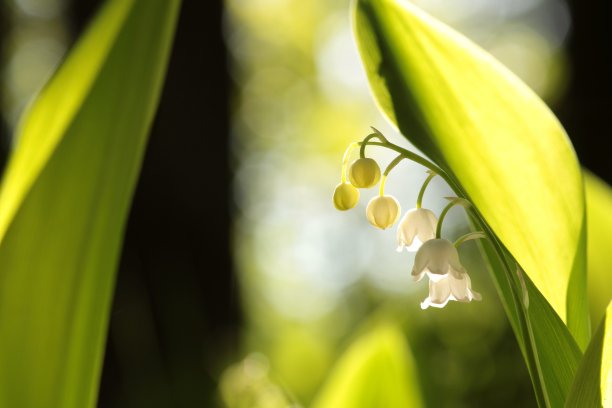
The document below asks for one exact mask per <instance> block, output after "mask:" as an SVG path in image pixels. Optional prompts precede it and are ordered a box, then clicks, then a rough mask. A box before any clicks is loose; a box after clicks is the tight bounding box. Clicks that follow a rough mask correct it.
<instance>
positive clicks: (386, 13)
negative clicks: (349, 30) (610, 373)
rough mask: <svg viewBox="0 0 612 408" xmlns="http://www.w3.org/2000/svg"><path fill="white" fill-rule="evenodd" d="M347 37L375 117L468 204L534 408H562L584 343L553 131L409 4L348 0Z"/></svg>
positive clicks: (573, 165)
mask: <svg viewBox="0 0 612 408" xmlns="http://www.w3.org/2000/svg"><path fill="white" fill-rule="evenodd" d="M354 29H355V35H356V38H357V44H358V47H359V51H360V54H361V57H362V60H363V63H364V65H365V69H366V73H367V75H368V79H369V81H370V85H371V88H372V90H373V93H374V96H375V99H376V101H377V103H378V104H379V107H380V108H381V110H382V111H383V112H384V113H385V114H386V115H387V116H388V117H389V119H390V120H391V121H392V122H393V123H394V124H396V125H397V126H398V128H399V130H400V131H401V132H402V133H403V134H404V135H405V136H406V137H407V138H408V139H409V140H410V141H411V142H412V143H413V144H414V145H415V146H416V147H418V148H419V149H420V150H421V151H423V152H424V153H425V154H427V155H428V156H429V157H431V158H432V159H433V160H434V161H435V162H436V163H437V164H438V165H439V166H440V167H441V168H442V170H444V173H445V174H441V176H443V177H444V178H445V180H446V181H447V182H448V183H449V185H450V186H451V188H453V189H454V190H455V192H456V193H457V194H458V195H459V196H463V197H467V198H469V199H470V201H471V202H472V203H473V204H474V206H475V212H474V217H473V221H474V223H475V225H476V226H477V227H478V229H482V230H484V231H485V232H487V234H488V235H489V236H490V237H491V242H487V243H485V244H483V245H482V247H483V249H484V251H485V253H486V255H487V259H488V261H489V262H490V263H491V265H492V273H493V277H494V280H495V283H496V285H497V288H498V291H499V293H500V295H501V297H502V302H503V303H504V307H505V308H506V312H507V314H508V316H509V318H510V321H511V324H512V326H513V328H514V331H515V333H516V335H517V338H518V340H519V344H520V346H521V349H522V351H523V354H524V356H525V359H526V362H527V366H528V368H529V371H530V374H531V376H532V380H533V383H534V389H535V392H536V396H537V398H538V402H539V404H540V405H541V406H562V405H563V403H564V401H565V398H566V396H567V393H568V391H569V387H570V385H571V381H572V378H573V376H574V373H575V370H576V367H577V364H578V361H579V359H580V354H581V352H580V349H579V348H578V345H580V346H581V347H585V346H586V344H587V342H588V338H589V335H590V325H589V319H588V305H587V298H586V277H585V274H586V228H585V221H584V219H585V205H584V197H583V185H582V175H581V171H580V168H579V166H578V162H577V160H576V157H575V154H574V151H573V149H572V147H571V144H570V143H569V140H568V138H567V136H566V134H565V132H564V130H563V128H562V127H561V125H560V124H559V122H558V121H557V119H556V118H555V117H554V115H553V114H552V113H551V112H550V110H549V109H548V108H547V107H546V106H545V104H544V103H543V102H542V101H541V100H540V99H539V98H538V97H537V96H536V95H535V94H534V93H533V92H532V91H531V90H529V89H528V88H527V87H526V86H525V85H524V84H523V83H522V82H521V81H520V80H519V79H517V78H516V77H515V76H514V75H513V74H512V73H510V72H509V71H508V70H507V69H506V68H504V67H503V66H502V65H501V64H499V63H498V62H496V61H495V60H494V59H493V58H492V57H491V56H490V55H488V54H487V53H486V52H484V51H483V50H481V49H480V48H479V47H477V46H476V45H474V44H473V43H471V42H470V41H469V40H467V39H466V38H464V37H463V36H461V35H460V34H458V33H456V32H455V31H453V30H452V29H450V28H448V27H446V26H445V25H443V24H441V23H440V22H438V21H436V20H434V19H433V18H431V17H429V16H427V15H426V14H425V13H423V12H422V11H420V10H418V9H417V8H415V7H414V6H412V5H410V4H408V3H404V2H400V1H396V0H357V1H356V6H355V13H354ZM519 265H520V267H519ZM522 271H525V272H524V273H523V272H522ZM564 323H567V326H568V327H569V331H568V327H566V325H565V324H564ZM570 332H571V334H570Z"/></svg>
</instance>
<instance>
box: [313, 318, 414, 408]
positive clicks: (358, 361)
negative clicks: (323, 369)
mask: <svg viewBox="0 0 612 408" xmlns="http://www.w3.org/2000/svg"><path fill="white" fill-rule="evenodd" d="M422 406H423V403H422V398H421V393H420V388H419V386H418V382H417V376H416V373H415V368H414V363H413V361H412V356H411V355H410V353H409V351H408V349H407V347H406V340H405V339H404V336H403V334H402V332H401V331H400V330H399V329H398V328H397V327H395V326H391V325H383V326H379V327H377V328H375V329H373V330H371V331H369V332H367V333H365V334H364V335H362V336H361V337H359V338H358V339H357V340H356V341H355V342H354V343H353V344H352V345H351V346H350V347H349V348H348V350H347V351H346V352H345V353H344V354H343V355H342V356H341V357H340V359H339V360H338V362H337V363H336V366H335V367H334V369H333V370H332V372H331V374H330V375H329V377H328V380H327V383H326V384H324V385H323V388H322V390H321V392H320V394H319V395H318V397H317V398H316V400H315V403H314V404H313V405H312V407H313V408H337V407H351V408H378V407H411V408H419V407H422Z"/></svg>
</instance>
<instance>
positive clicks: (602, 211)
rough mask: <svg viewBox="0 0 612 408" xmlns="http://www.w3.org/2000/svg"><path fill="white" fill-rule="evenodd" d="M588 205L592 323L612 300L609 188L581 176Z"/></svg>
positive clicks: (586, 175)
mask: <svg viewBox="0 0 612 408" xmlns="http://www.w3.org/2000/svg"><path fill="white" fill-rule="evenodd" d="M584 180H585V187H586V202H587V225H588V229H587V259H588V260H589V261H588V271H589V272H588V289H589V302H590V305H591V318H592V319H591V320H592V321H594V322H599V321H601V319H602V318H603V315H604V312H605V310H606V306H607V305H608V303H609V302H610V300H611V299H612V251H611V250H610V248H611V244H610V243H611V242H612V189H611V188H610V186H608V185H607V184H606V183H605V182H604V181H602V180H600V179H599V178H597V177H596V176H595V175H593V174H592V173H589V172H588V171H585V173H584Z"/></svg>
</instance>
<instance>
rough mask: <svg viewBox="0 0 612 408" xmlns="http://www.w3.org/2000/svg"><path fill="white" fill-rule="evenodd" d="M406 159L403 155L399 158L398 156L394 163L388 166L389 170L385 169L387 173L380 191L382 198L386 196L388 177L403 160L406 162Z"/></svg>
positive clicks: (384, 174) (381, 183)
mask: <svg viewBox="0 0 612 408" xmlns="http://www.w3.org/2000/svg"><path fill="white" fill-rule="evenodd" d="M405 158H406V157H404V155H403V154H400V155H399V156H397V157H396V158H395V159H393V161H392V162H391V163H389V165H388V166H387V168H386V169H385V172H384V173H383V176H382V179H381V180H380V189H379V194H380V196H381V197H382V196H383V195H385V183H386V182H387V176H388V175H389V173H390V172H391V170H393V168H394V167H395V166H397V165H398V164H399V162H401V161H402V160H404V159H405Z"/></svg>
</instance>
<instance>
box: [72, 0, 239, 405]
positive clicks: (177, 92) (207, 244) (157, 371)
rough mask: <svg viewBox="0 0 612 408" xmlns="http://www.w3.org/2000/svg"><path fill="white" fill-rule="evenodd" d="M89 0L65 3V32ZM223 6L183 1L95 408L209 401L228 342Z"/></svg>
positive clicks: (232, 293)
mask: <svg viewBox="0 0 612 408" xmlns="http://www.w3.org/2000/svg"><path fill="white" fill-rule="evenodd" d="M99 3H100V1H94V0H87V1H84V0H72V3H71V6H70V9H69V13H70V16H69V17H70V20H71V21H72V23H73V25H74V26H73V27H74V32H75V34H76V33H78V32H80V31H81V29H82V28H83V27H84V26H85V24H86V23H87V21H88V20H89V19H90V17H91V16H92V15H93V12H94V11H95V8H96V7H98V4H99ZM221 23H222V2H221V1H213V2H196V1H184V2H183V6H182V10H181V16H180V20H179V24H178V31H177V36H176V39H175V44H174V49H173V52H172V57H171V60H170V66H169V71H168V77H167V80H166V84H165V87H164V93H163V96H162V100H161V105H160V108H159V112H158V113H157V116H156V118H155V123H154V126H153V130H152V133H151V136H150V140H149V145H148V148H147V152H146V156H145V160H144V163H143V168H142V173H141V177H140V180H139V183H138V187H137V190H136V194H135V197H134V202H133V205H132V210H131V213H130V217H129V220H128V225H127V231H126V237H125V242H124V247H123V254H122V260H121V267H120V270H119V273H118V277H117V288H116V292H115V299H114V304H113V309H112V314H111V321H110V332H109V337H108V344H107V350H106V357H105V365H104V371H103V376H102V384H101V390H100V401H99V406H101V407H207V406H213V405H216V404H214V402H213V401H214V394H215V392H216V390H215V387H216V384H215V377H216V376H217V375H218V371H219V370H221V369H222V368H223V364H225V363H227V358H226V359H224V358H223V357H224V356H225V355H226V354H228V357H229V355H231V351H232V348H233V346H234V344H236V328H237V325H238V323H239V312H238V301H239V298H238V290H237V288H236V285H237V284H236V281H235V278H234V271H233V265H232V258H231V254H230V245H229V240H230V238H229V228H230V205H229V197H230V194H231V193H230V179H231V174H230V170H229V169H230V167H229V152H228V149H229V142H228V128H229V125H228V122H229V119H228V100H227V99H228V91H227V86H228V74H227V69H226V55H225V54H226V50H225V46H224V43H223V38H222V28H221Z"/></svg>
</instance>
